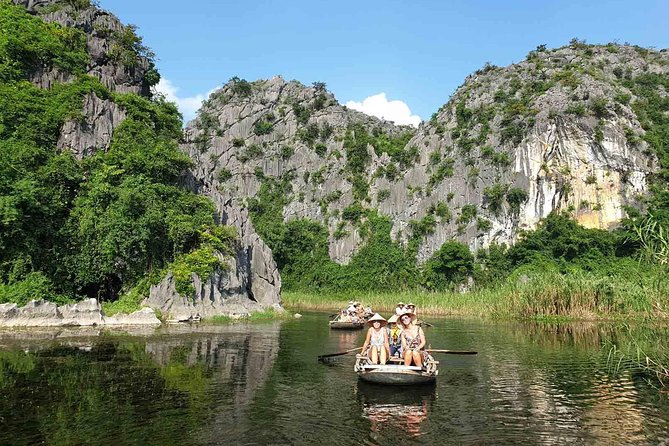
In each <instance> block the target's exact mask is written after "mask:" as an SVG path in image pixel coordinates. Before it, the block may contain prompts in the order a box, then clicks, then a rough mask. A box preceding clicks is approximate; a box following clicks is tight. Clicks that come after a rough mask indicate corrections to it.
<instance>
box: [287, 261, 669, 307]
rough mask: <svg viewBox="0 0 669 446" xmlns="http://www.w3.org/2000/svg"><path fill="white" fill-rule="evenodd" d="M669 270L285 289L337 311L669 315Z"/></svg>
mask: <svg viewBox="0 0 669 446" xmlns="http://www.w3.org/2000/svg"><path fill="white" fill-rule="evenodd" d="M665 274H666V269H663V268H661V267H659V266H658V267H652V266H648V267H644V268H643V269H642V268H634V267H632V268H628V269H624V268H623V269H622V270H621V271H619V273H618V274H609V275H604V274H596V273H588V272H582V271H577V272H574V273H569V274H561V273H559V272H538V273H532V274H530V275H528V276H525V275H523V276H521V277H518V275H512V276H511V277H509V279H507V280H506V281H504V282H502V283H501V284H499V285H498V286H496V287H493V288H486V289H475V290H473V291H469V292H465V293H460V292H454V291H447V292H438V293H431V292H425V291H420V290H416V291H403V292H398V293H387V292H380V293H355V294H354V293H325V294H319V293H309V292H304V291H299V292H284V293H283V304H284V306H287V307H294V308H305V309H312V310H327V311H335V310H338V309H340V308H343V307H345V306H346V303H347V302H348V301H349V300H358V301H361V302H362V303H363V304H364V305H366V306H371V307H372V309H373V310H374V311H377V312H381V313H383V312H386V313H388V312H391V311H392V310H393V309H394V308H395V305H396V304H397V303H398V302H399V301H402V302H404V303H409V302H411V303H414V304H416V306H417V307H418V309H419V313H420V314H432V315H461V316H479V317H496V318H500V317H501V318H514V317H517V318H542V317H546V316H550V317H566V318H574V319H607V318H616V317H630V316H639V317H647V316H651V317H657V318H665V317H667V316H669V314H668V313H667V309H668V308H669V280H666V276H665Z"/></svg>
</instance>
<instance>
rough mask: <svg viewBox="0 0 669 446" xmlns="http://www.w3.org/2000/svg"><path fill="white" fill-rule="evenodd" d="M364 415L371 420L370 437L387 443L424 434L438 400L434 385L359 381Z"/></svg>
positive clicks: (357, 390)
mask: <svg viewBox="0 0 669 446" xmlns="http://www.w3.org/2000/svg"><path fill="white" fill-rule="evenodd" d="M356 394H357V397H358V401H359V403H360V405H361V408H362V415H363V417H365V418H366V419H367V420H369V422H370V437H371V439H372V440H374V441H379V442H380V444H381V443H383V441H382V440H383V439H385V438H389V439H390V438H393V439H395V441H399V440H401V439H403V438H407V439H416V438H418V437H420V436H421V435H423V431H422V424H423V422H424V421H425V420H426V419H427V418H428V414H429V412H430V408H431V406H432V403H433V402H434V400H435V399H436V388H435V386H434V385H420V386H414V387H405V386H383V385H374V384H370V383H365V382H363V381H359V382H358V387H357V389H356Z"/></svg>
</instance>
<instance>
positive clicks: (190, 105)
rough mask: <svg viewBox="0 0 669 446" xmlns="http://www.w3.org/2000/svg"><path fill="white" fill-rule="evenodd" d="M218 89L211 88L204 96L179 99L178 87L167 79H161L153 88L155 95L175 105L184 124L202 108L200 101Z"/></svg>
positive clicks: (198, 95)
mask: <svg viewBox="0 0 669 446" xmlns="http://www.w3.org/2000/svg"><path fill="white" fill-rule="evenodd" d="M218 88H219V87H216V88H212V89H211V90H209V91H208V92H207V93H205V94H196V95H195V96H190V97H186V98H183V97H179V96H178V94H177V93H178V91H179V87H177V86H176V85H174V84H172V82H170V80H169V79H165V78H162V79H160V82H158V85H156V86H155V87H154V90H155V92H156V93H162V94H164V95H165V98H166V99H167V100H168V101H172V102H174V103H175V104H177V107H178V108H179V111H180V112H181V114H182V115H184V122H188V121H190V120H191V119H193V118H195V115H196V113H197V111H198V110H199V109H200V107H201V106H202V101H204V100H205V99H207V98H208V97H209V95H210V94H211V93H213V92H214V91H216V90H217V89H218Z"/></svg>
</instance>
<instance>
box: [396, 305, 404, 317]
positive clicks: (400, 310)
mask: <svg viewBox="0 0 669 446" xmlns="http://www.w3.org/2000/svg"><path fill="white" fill-rule="evenodd" d="M402 313H404V302H399V303H398V304H397V306H396V307H395V314H396V315H397V317H400V316H401V315H402Z"/></svg>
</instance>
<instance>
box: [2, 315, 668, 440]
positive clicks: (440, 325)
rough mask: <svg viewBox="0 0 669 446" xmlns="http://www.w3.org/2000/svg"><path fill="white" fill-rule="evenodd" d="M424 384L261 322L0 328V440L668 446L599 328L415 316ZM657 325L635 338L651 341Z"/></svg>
mask: <svg viewBox="0 0 669 446" xmlns="http://www.w3.org/2000/svg"><path fill="white" fill-rule="evenodd" d="M427 320H429V321H430V322H431V323H432V324H433V326H432V327H429V328H427V329H426V336H427V338H428V343H429V344H431V345H432V347H434V348H447V349H454V350H477V351H478V352H479V354H478V355H476V356H453V355H441V356H439V358H438V359H439V360H440V362H441V364H440V374H439V377H438V379H437V383H436V384H435V385H434V386H422V387H417V388H392V387H391V388H388V387H383V386H376V385H371V384H365V383H362V382H358V380H357V377H356V375H355V373H354V372H353V360H354V358H353V357H352V356H350V355H348V356H341V357H337V358H336V359H334V360H333V361H332V362H330V363H328V364H320V363H318V362H317V361H316V358H317V356H318V355H321V354H324V353H333V352H338V351H344V350H346V349H350V348H353V347H356V346H359V345H361V344H362V341H363V338H364V333H363V332H362V331H357V332H347V331H334V330H333V331H330V330H329V329H328V327H327V315H326V314H318V313H312V314H306V315H305V316H304V317H303V318H302V319H295V320H288V321H276V322H270V323H262V324H258V323H256V324H234V325H223V326H212V325H209V326H207V325H198V326H179V327H162V328H160V329H157V330H152V329H146V330H145V331H140V332H133V331H129V332H127V333H108V332H99V331H97V330H92V329H86V330H49V331H36V330H30V331H25V332H16V331H10V332H7V331H5V332H0V444H12V445H23V444H25V445H34V444H63V445H66V444H67V445H70V444H115V445H116V444H138V445H140V444H141V445H144V444H156V445H166V444H193V445H209V444H249V445H255V444H263V445H264V444H277V445H313V444H318V443H321V444H337V445H358V444H363V445H375V444H397V443H398V442H401V441H404V440H406V441H408V444H426V445H428V444H429V445H434V444H528V445H535V444H567V443H569V444H606V445H608V444H666V443H667V442H669V434H667V432H668V431H669V402H668V400H667V396H666V394H665V393H663V392H662V391H661V389H658V388H657V387H656V386H657V383H656V382H655V381H654V380H653V379H649V378H652V377H651V376H650V375H648V374H646V373H642V372H640V371H634V372H632V371H626V370H620V369H618V370H617V369H616V368H615V367H612V366H611V361H610V360H609V359H608V353H609V350H610V345H612V344H613V343H620V341H621V338H623V337H624V336H626V334H625V333H623V332H622V331H621V330H620V329H618V328H616V327H614V326H612V325H607V324H570V325H545V324H544V325H541V324H531V323H516V322H514V323H500V322H485V321H480V320H458V319H439V318H427ZM663 330H664V329H646V330H645V331H644V333H645V334H646V335H647V336H650V337H651V338H652V337H653V336H656V337H657V338H658V339H666V337H664V338H663V336H664V335H665V332H664V331H663Z"/></svg>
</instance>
